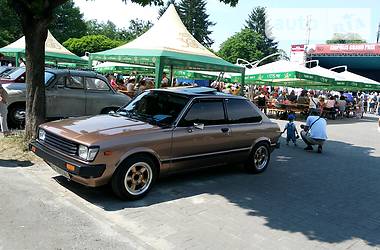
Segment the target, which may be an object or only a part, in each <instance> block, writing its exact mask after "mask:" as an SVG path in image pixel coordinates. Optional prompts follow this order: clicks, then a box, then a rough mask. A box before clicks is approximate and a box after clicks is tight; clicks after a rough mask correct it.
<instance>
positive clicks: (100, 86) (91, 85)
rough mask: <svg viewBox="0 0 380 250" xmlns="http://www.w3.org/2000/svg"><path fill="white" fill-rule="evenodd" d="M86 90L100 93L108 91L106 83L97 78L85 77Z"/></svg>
mask: <svg viewBox="0 0 380 250" xmlns="http://www.w3.org/2000/svg"><path fill="white" fill-rule="evenodd" d="M86 88H87V89H88V90H100V91H109V90H110V88H109V87H108V85H107V83H106V82H105V81H103V80H101V79H98V78H90V77H86Z"/></svg>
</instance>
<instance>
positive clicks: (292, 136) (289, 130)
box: [282, 114, 299, 147]
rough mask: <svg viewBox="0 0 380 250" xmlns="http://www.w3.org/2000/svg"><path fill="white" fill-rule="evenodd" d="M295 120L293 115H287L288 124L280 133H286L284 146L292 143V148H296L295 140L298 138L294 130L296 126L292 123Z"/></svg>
mask: <svg viewBox="0 0 380 250" xmlns="http://www.w3.org/2000/svg"><path fill="white" fill-rule="evenodd" d="M295 119H296V116H295V115H294V114H289V115H288V121H289V122H288V123H287V124H286V125H285V128H284V131H282V134H283V133H285V131H286V145H289V142H290V141H292V142H293V143H294V146H296V147H297V138H299V135H298V131H297V128H296V125H295V123H294V120H295Z"/></svg>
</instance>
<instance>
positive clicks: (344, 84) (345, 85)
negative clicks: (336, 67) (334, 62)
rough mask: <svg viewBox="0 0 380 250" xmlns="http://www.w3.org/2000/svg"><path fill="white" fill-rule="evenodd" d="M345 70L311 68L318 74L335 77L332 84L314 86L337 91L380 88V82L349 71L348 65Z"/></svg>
mask: <svg viewBox="0 0 380 250" xmlns="http://www.w3.org/2000/svg"><path fill="white" fill-rule="evenodd" d="M343 67H344V68H345V71H344V72H342V73H337V72H335V71H332V70H329V69H326V68H323V67H321V66H315V67H313V68H310V69H311V70H312V71H313V72H315V73H316V74H318V75H322V76H325V77H330V78H334V79H335V82H334V84H333V85H331V86H315V87H313V88H315V89H317V88H319V89H323V90H336V91H358V90H379V89H380V83H378V82H376V81H373V80H371V79H368V78H366V77H363V76H360V75H357V74H354V73H351V72H349V71H347V67H345V66H343Z"/></svg>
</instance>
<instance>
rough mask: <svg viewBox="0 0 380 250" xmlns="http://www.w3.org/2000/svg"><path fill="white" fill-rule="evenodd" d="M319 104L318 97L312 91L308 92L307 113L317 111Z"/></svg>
mask: <svg viewBox="0 0 380 250" xmlns="http://www.w3.org/2000/svg"><path fill="white" fill-rule="evenodd" d="M318 105H319V99H318V98H316V97H315V94H314V92H313V91H310V93H309V113H311V112H313V111H317V109H318Z"/></svg>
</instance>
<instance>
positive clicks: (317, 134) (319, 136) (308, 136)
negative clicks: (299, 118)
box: [301, 110, 327, 153]
mask: <svg viewBox="0 0 380 250" xmlns="http://www.w3.org/2000/svg"><path fill="white" fill-rule="evenodd" d="M301 128H302V129H303V131H301V138H302V140H303V141H304V142H305V143H306V145H307V147H306V148H305V150H307V151H311V150H313V145H318V153H322V146H323V144H324V143H325V141H326V140H327V122H326V120H325V119H324V118H322V117H320V114H319V112H318V111H315V110H313V111H311V112H310V116H309V117H308V118H307V120H306V125H305V126H304V125H301Z"/></svg>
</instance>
